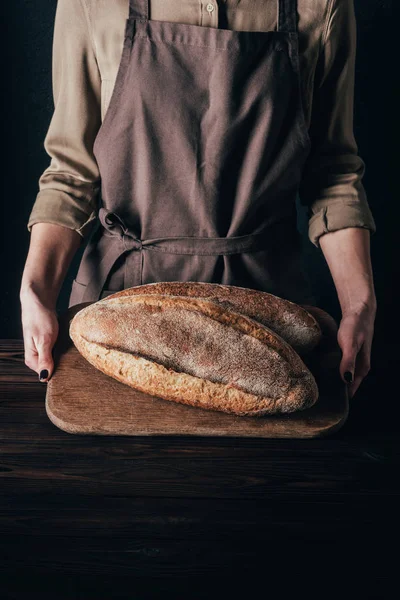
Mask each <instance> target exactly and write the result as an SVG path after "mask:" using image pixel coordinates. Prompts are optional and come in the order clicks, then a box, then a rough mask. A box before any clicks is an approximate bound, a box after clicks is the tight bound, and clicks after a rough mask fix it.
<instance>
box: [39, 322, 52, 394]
mask: <svg viewBox="0 0 400 600" xmlns="http://www.w3.org/2000/svg"><path fill="white" fill-rule="evenodd" d="M36 346H37V350H38V362H37V369H36V371H37V373H38V375H39V381H43V382H47V381H48V380H49V379H50V377H51V375H52V373H53V369H54V361H53V355H52V349H53V335H51V334H48V335H46V334H44V335H43V336H42V337H41V338H40V339H38V340H37V342H36Z"/></svg>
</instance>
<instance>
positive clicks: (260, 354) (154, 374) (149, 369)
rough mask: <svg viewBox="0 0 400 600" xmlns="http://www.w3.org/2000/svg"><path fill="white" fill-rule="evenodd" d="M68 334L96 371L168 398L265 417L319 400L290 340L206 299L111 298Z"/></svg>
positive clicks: (78, 319) (81, 315) (79, 318)
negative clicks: (287, 340) (288, 341)
mask: <svg viewBox="0 0 400 600" xmlns="http://www.w3.org/2000/svg"><path fill="white" fill-rule="evenodd" d="M69 334H70V337H71V338H72V340H73V342H74V344H75V346H76V348H77V349H78V350H79V352H80V353H81V354H82V355H83V356H84V357H85V358H86V360H88V361H89V362H90V363H91V364H92V365H94V366H95V367H96V368H97V369H99V370H100V371H102V372H103V373H105V374H107V375H109V376H111V377H114V378H115V379H117V380H118V381H121V382H122V383H125V384H127V385H129V386H131V387H133V388H136V389H138V390H141V391H143V392H145V393H148V394H151V395H153V396H157V397H159V398H164V399H166V400H172V401H175V402H181V403H184V404H189V405H192V406H197V407H201V408H205V409H210V410H219V411H223V412H227V413H233V414H236V415H240V416H263V415H269V414H274V413H290V412H293V411H296V410H302V409H306V408H308V407H309V406H312V405H313V404H314V403H315V402H316V401H317V399H318V387H317V384H316V381H315V379H314V377H313V375H312V373H311V372H310V371H309V369H308V368H307V367H306V365H305V364H304V362H303V361H302V359H301V358H300V356H299V355H298V354H297V353H296V351H295V350H294V349H293V348H292V347H291V346H290V345H289V344H288V343H286V342H285V340H283V339H282V338H281V337H280V336H279V335H277V334H276V333H275V332H273V331H272V330H271V329H269V328H268V327H266V326H265V325H263V324H261V323H258V322H257V321H255V320H253V319H251V318H249V317H246V316H245V315H243V314H240V313H238V312H236V311H233V310H231V309H229V308H227V307H226V306H221V305H219V304H218V303H216V302H214V301H212V300H208V299H205V298H195V297H193V298H189V297H183V296H168V295H162V294H130V295H129V294H127V295H125V296H123V295H121V296H119V297H114V298H110V297H108V298H105V299H103V300H101V301H99V302H95V303H93V304H91V305H89V306H87V307H85V308H83V309H81V310H80V311H79V312H78V313H77V314H76V315H75V316H74V318H73V319H72V321H71V323H70V329H69Z"/></svg>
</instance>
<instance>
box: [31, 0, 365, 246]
mask: <svg viewBox="0 0 400 600" xmlns="http://www.w3.org/2000/svg"><path fill="white" fill-rule="evenodd" d="M210 4H212V5H213V10H211V11H210V10H209V9H207V6H208V7H209V8H210ZM149 7H150V10H149V18H150V19H154V20H160V21H174V22H180V23H188V24H194V25H202V26H204V27H223V28H228V29H234V30H249V31H253V30H254V31H270V30H276V28H277V10H278V0H218V2H217V0H150V1H149ZM297 7H298V8H297V10H298V29H299V51H300V70H301V83H302V85H301V88H302V89H301V93H302V97H303V105H304V110H305V113H306V118H307V124H308V127H309V133H310V137H311V140H312V148H311V153H310V155H309V157H308V159H307V162H306V165H305V169H304V172H303V178H302V182H301V187H300V190H299V198H300V201H301V202H302V204H304V205H305V206H307V208H308V218H309V229H308V233H309V238H310V240H311V242H312V243H313V244H315V245H316V246H317V247H319V244H318V239H319V237H320V236H321V235H323V234H324V233H327V232H328V231H335V230H337V229H342V228H345V227H364V228H367V229H369V230H370V231H371V232H374V231H375V230H376V226H375V222H374V219H373V216H372V214H371V210H370V208H369V205H368V201H367V198H366V193H365V189H364V187H363V184H362V182H361V180H362V177H363V174H364V171H365V164H364V162H363V160H362V159H361V157H360V156H358V148H357V145H356V141H355V139H354V134H353V98H354V64H355V49H356V21H355V14H354V5H353V0H298V4H297ZM128 13H129V0H58V4H57V11H56V18H55V26H54V38H53V63H52V65H53V71H52V78H53V79H52V80H53V98H54V113H53V115H52V119H51V122H50V125H49V128H48V131H47V134H46V137H45V141H44V147H45V149H46V152H47V153H48V154H49V156H50V158H51V161H50V164H49V166H48V167H47V168H46V169H45V171H44V172H43V174H42V175H41V177H40V179H39V192H38V194H37V197H36V200H35V202H34V204H33V208H32V211H31V214H30V217H29V221H28V225H27V227H28V230H29V231H31V227H32V225H33V224H34V223H38V222H48V223H56V224H59V225H62V226H64V227H68V228H70V229H75V230H76V231H77V232H78V233H79V234H80V235H81V236H82V237H83V239H86V238H87V237H88V236H89V234H90V233H91V230H92V228H93V225H94V223H95V221H96V219H97V211H98V195H99V191H100V179H101V177H100V173H99V169H98V165H97V162H96V159H95V157H94V155H93V143H94V140H95V137H96V134H97V131H98V129H99V127H100V125H101V122H102V119H103V118H104V115H105V113H106V111H107V108H108V106H109V102H110V98H111V94H112V91H113V88H114V83H115V79H116V75H117V70H118V66H119V62H120V59H121V53H122V46H123V37H124V28H125V20H126V19H127V17H128Z"/></svg>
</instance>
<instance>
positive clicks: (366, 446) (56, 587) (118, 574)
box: [0, 340, 400, 600]
mask: <svg viewBox="0 0 400 600" xmlns="http://www.w3.org/2000/svg"><path fill="white" fill-rule="evenodd" d="M0 343H1V346H0V359H1V360H0V399H1V402H0V406H1V425H0V427H1V429H0V431H1V464H0V473H1V538H0V539H1V567H0V568H1V573H0V576H1V586H0V597H1V598H36V597H37V598H54V599H57V600H59V599H60V598H82V599H83V598H84V599H86V598H110V599H111V598H121V597H127V598H135V599H136V598H161V597H162V598H166V597H167V598H169V597H173V598H177V599H180V598H185V599H186V598H187V599H188V600H190V599H191V598H210V597H218V598H223V599H225V598H228V597H243V596H246V597H248V598H250V599H252V598H255V597H257V598H258V597H259V596H260V591H257V593H256V591H255V590H256V588H255V585H256V583H257V584H258V585H259V584H260V583H261V588H260V587H259V588H258V590H261V594H262V595H267V592H271V591H272V589H273V588H272V584H273V583H275V584H277V585H278V588H276V589H278V590H279V597H284V598H285V597H289V591H288V590H289V588H293V587H294V589H295V593H296V591H297V592H298V591H299V590H300V586H301V582H303V584H304V586H305V588H304V589H307V595H308V597H310V596H312V597H313V593H312V592H313V591H314V592H315V593H316V595H315V597H319V598H327V597H336V598H337V597H338V595H337V594H338V593H340V594H341V595H340V597H341V598H347V597H348V598H350V597H351V598H355V599H357V600H358V598H389V597H392V594H391V592H390V591H389V589H390V585H393V578H394V577H395V575H396V572H397V568H398V537H397V536H398V525H399V516H398V515H399V514H400V502H399V472H400V470H399V466H400V460H399V454H400V453H399V441H398V440H399V434H398V422H399V421H398V417H399V407H398V403H399V398H398V397H397V398H396V397H395V396H394V395H393V390H392V394H390V391H391V386H390V379H389V375H390V376H393V372H392V369H394V368H395V364H394V362H393V364H390V362H388V360H387V356H390V355H391V353H390V352H387V353H386V355H385V360H383V359H382V360H381V361H379V358H378V357H377V358H376V360H375V364H376V365H377V366H376V369H375V370H371V372H370V374H369V376H368V380H367V381H365V382H364V383H363V385H362V387H361V388H360V390H359V392H358V393H357V394H356V396H355V397H354V399H353V400H351V401H350V415H349V418H348V420H347V422H346V424H345V425H344V426H343V427H342V428H341V429H340V430H339V431H338V432H336V433H334V434H332V435H331V436H330V437H327V438H321V439H311V440H307V439H306V440H268V439H248V438H247V439H245V438H230V439H221V438H196V437H195V438H193V437H172V438H171V437H168V438H149V437H139V438H133V437H126V436H122V437H120V436H112V437H108V436H77V435H71V434H68V433H66V432H64V431H62V430H60V429H58V428H57V427H56V426H55V425H53V423H51V422H50V420H49V419H48V417H47V414H46V411H45V405H44V398H45V385H46V384H43V383H40V382H39V381H38V378H37V375H36V373H34V372H33V371H32V370H30V369H29V368H28V367H27V366H26V365H25V364H24V351H23V342H22V340H3V341H2V342H0ZM393 355H394V354H393ZM397 395H398V393H397ZM392 542H394V544H393V543H392ZM319 578H321V583H318V579H319ZM321 585H322V587H321ZM252 588H254V589H253V591H252ZM338 590H341V591H340V592H338ZM285 591H288V595H287V596H286V595H285ZM347 594H348V595H347ZM268 595H269V594H268ZM274 595H275V594H274ZM290 597H291V596H290Z"/></svg>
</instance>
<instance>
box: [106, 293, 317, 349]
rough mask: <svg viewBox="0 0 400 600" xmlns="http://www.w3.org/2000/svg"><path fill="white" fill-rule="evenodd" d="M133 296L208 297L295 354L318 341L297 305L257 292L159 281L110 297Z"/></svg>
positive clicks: (309, 319) (310, 320)
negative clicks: (266, 330) (280, 340)
mask: <svg viewBox="0 0 400 600" xmlns="http://www.w3.org/2000/svg"><path fill="white" fill-rule="evenodd" d="M133 294H165V295H168V296H187V297H191V298H193V297H196V298H208V299H209V300H213V301H214V302H217V303H218V304H219V305H220V306H223V307H226V308H230V309H233V310H234V311H236V312H239V313H241V314H243V315H246V316H247V317H251V318H252V319H255V320H256V321H259V322H260V323H262V324H263V325H266V326H267V327H269V328H270V329H272V331H275V332H276V333H277V334H278V335H280V336H281V337H282V338H283V339H284V340H285V341H286V342H287V343H288V344H290V345H291V346H292V347H293V348H294V349H295V350H296V352H297V353H298V354H300V355H302V354H306V353H308V352H310V351H311V350H312V349H313V348H314V347H315V346H316V345H317V344H318V343H319V341H320V339H321V328H320V326H319V324H318V321H317V320H316V319H315V318H314V316H313V315H312V314H310V313H309V312H308V311H307V310H305V309H304V308H302V307H301V306H300V305H298V304H296V303H294V302H291V301H290V300H286V299H285V298H280V297H279V296H274V295H273V294H269V293H267V292H262V291H260V290H253V289H251V288H243V287H238V286H234V285H223V284H219V283H203V282H197V281H189V282H181V281H162V282H157V283H147V284H144V285H138V286H135V287H131V288H127V289H125V290H122V291H120V292H115V294H111V295H109V296H107V297H106V298H103V300H100V302H103V301H104V300H108V299H109V298H121V297H123V298H124V297H126V296H132V295H133Z"/></svg>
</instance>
